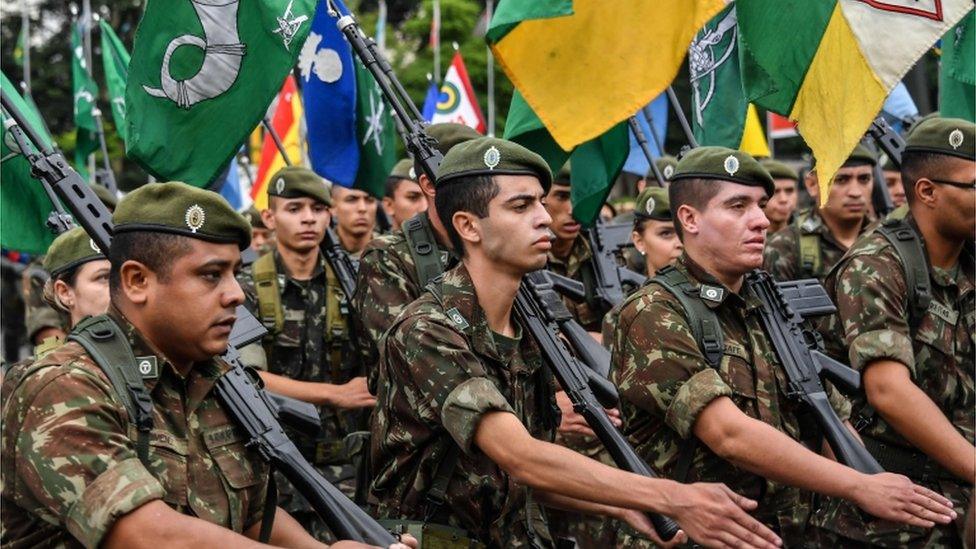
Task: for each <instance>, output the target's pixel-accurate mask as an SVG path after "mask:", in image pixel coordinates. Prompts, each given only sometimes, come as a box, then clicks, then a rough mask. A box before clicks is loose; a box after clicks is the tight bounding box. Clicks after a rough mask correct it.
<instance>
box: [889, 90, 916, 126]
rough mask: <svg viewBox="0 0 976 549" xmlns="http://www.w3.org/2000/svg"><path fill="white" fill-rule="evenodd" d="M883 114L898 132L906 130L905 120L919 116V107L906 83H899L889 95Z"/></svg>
mask: <svg viewBox="0 0 976 549" xmlns="http://www.w3.org/2000/svg"><path fill="white" fill-rule="evenodd" d="M881 114H882V116H884V117H885V120H887V121H888V123H889V124H891V126H892V127H893V128H894V129H895V131H897V132H901V131H902V130H903V129H904V127H905V120H910V119H911V118H913V117H915V116H918V107H916V106H915V100H913V99H912V96H911V94H909V93H908V88H906V87H905V83H904V82H899V83H898V85H897V86H895V89H893V90H891V93H889V94H888V99H885V102H884V106H883V107H881Z"/></svg>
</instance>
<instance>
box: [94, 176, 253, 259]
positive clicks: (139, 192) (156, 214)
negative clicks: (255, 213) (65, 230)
mask: <svg viewBox="0 0 976 549" xmlns="http://www.w3.org/2000/svg"><path fill="white" fill-rule="evenodd" d="M112 221H113V222H114V223H115V228H114V229H113V232H114V233H115V234H119V233H124V232H135V231H143V232H158V233H171V234H178V235H181V236H188V237H190V238H197V239H200V240H206V241H208V242H219V243H226V244H231V243H234V244H237V247H238V248H240V249H242V250H243V249H244V248H247V247H248V246H249V245H250V244H251V224H250V223H248V221H247V219H245V218H244V216H243V215H241V214H239V213H237V212H236V211H234V208H231V207H230V204H228V203H227V201H226V200H224V197H222V196H220V195H219V194H217V193H215V192H213V191H208V190H204V189H198V188H197V187H191V186H190V185H187V184H186V183H180V182H178V181H174V182H171V183H149V184H148V185H143V186H142V187H139V188H138V189H136V190H134V191H132V192H131V193H129V194H127V195H125V198H123V199H122V200H120V201H119V206H118V207H117V208H115V213H113V214H112Z"/></svg>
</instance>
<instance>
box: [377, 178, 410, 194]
mask: <svg viewBox="0 0 976 549" xmlns="http://www.w3.org/2000/svg"><path fill="white" fill-rule="evenodd" d="M404 181H412V180H411V179H404V178H402V177H397V176H395V175H391V176H389V177H387V178H386V185H385V186H384V189H383V196H385V197H386V198H393V195H394V194H396V192H397V189H399V188H400V185H401V184H402V183H403V182H404Z"/></svg>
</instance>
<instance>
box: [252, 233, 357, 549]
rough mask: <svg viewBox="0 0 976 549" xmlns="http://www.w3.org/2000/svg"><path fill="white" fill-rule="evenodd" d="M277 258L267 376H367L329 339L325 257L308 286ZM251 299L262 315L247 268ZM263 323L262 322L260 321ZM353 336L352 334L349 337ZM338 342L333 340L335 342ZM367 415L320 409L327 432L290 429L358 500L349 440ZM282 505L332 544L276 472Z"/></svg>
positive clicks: (338, 380) (344, 346) (346, 349)
mask: <svg viewBox="0 0 976 549" xmlns="http://www.w3.org/2000/svg"><path fill="white" fill-rule="evenodd" d="M271 253H272V254H274V260H275V270H276V271H277V272H278V273H279V274H278V287H279V289H280V292H281V293H280V303H281V308H282V313H283V316H284V322H283V324H282V327H281V330H280V331H279V332H278V333H272V332H273V330H272V332H269V334H268V335H267V336H265V339H264V341H262V345H263V347H264V351H265V353H266V356H267V370H268V371H269V372H271V373H273V374H277V375H280V376H284V377H287V378H290V379H295V380H299V381H312V382H320V383H333V384H342V383H346V382H348V381H350V380H351V379H353V378H354V377H358V376H361V375H363V367H362V364H360V363H359V362H358V361H357V360H356V359H357V358H358V357H356V355H355V353H354V352H353V349H352V347H351V343H350V342H349V341H348V340H345V341H343V340H342V339H337V340H334V341H329V340H327V339H326V335H327V334H326V331H327V315H328V310H327V309H328V307H327V303H328V292H330V291H332V289H331V288H329V287H328V284H327V273H326V268H327V266H326V262H325V257H324V256H323V255H322V254H319V258H318V263H317V264H316V266H315V270H314V271H313V273H312V278H311V279H309V280H295V279H294V278H292V277H290V276H288V275H287V274H285V273H287V269H286V267H285V266H284V264H283V263H282V261H281V256H280V255H279V254H278V251H277V250H275V251H273V252H271ZM238 280H239V282H240V283H241V287H242V288H243V289H244V294H245V296H246V303H245V305H246V306H247V308H248V309H249V310H250V311H251V312H253V313H254V314H255V315H259V307H258V294H257V290H256V289H255V285H254V265H253V264H252V265H249V266H247V267H245V268H244V269H243V270H242V272H241V274H240V276H239V277H238ZM259 318H260V317H259ZM347 333H348V332H347ZM333 337H334V336H333ZM368 413H369V411H368V410H346V411H339V410H337V409H335V408H332V407H330V406H321V407H319V415H320V416H321V419H322V428H321V430H320V431H319V433H318V434H317V435H309V434H307V433H300V432H297V431H295V430H292V429H287V428H286V430H287V432H288V436H289V437H290V438H291V439H292V441H294V442H295V444H296V445H297V446H298V448H299V449H300V450H301V451H302V455H304V456H305V457H306V458H307V459H308V460H309V462H310V463H312V464H313V465H315V466H316V468H317V469H318V470H319V472H321V473H322V475H323V476H324V477H325V478H326V480H328V481H329V482H332V483H333V484H335V485H336V486H338V487H339V488H340V489H341V490H342V491H343V492H344V493H345V494H346V495H348V496H350V497H352V496H354V495H355V490H356V486H355V474H356V468H355V466H354V463H353V456H350V455H349V452H348V451H347V450H346V445H345V438H346V435H348V434H349V433H352V432H356V431H362V430H364V429H365V427H366V424H367V421H368ZM275 479H276V480H277V486H278V492H279V497H278V503H279V505H280V506H281V507H282V508H283V509H285V510H286V511H288V512H289V513H290V514H292V516H294V517H295V518H296V519H297V520H298V521H299V522H301V523H302V524H303V525H304V526H305V527H306V529H308V530H309V532H310V533H312V534H313V535H314V536H316V537H318V538H319V539H331V538H328V529H327V528H326V526H325V524H324V523H323V522H322V521H321V519H320V518H319V517H318V515H317V514H316V513H315V512H314V511H313V510H312V508H311V507H310V506H309V505H308V503H307V502H306V501H305V499H304V498H303V497H302V496H301V495H299V494H298V493H297V492H296V491H295V490H294V488H293V487H292V486H291V483H289V482H288V481H287V480H286V479H285V478H284V476H283V475H281V474H279V473H277V472H276V474H275Z"/></svg>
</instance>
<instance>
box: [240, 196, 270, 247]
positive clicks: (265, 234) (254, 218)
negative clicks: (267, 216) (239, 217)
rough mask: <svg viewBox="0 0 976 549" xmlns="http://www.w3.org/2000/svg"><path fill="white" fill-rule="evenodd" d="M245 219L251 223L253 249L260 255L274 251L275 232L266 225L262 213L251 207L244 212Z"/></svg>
mask: <svg viewBox="0 0 976 549" xmlns="http://www.w3.org/2000/svg"><path fill="white" fill-rule="evenodd" d="M244 217H246V218H247V220H248V221H250V222H251V249H252V250H254V252H255V253H256V254H258V255H264V254H266V253H268V252H270V251H271V250H272V249H274V232H273V231H271V229H269V228H267V227H266V226H265V225H264V220H263V219H261V212H260V211H258V209H257V208H255V207H254V206H251V207H250V208H248V209H247V210H246V211H245V212H244Z"/></svg>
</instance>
